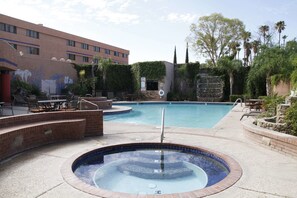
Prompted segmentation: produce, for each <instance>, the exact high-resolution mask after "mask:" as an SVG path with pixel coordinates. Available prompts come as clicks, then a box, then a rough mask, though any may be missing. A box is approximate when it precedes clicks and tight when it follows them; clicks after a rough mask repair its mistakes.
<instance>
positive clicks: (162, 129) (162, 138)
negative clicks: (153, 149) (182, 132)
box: [161, 108, 165, 143]
mask: <svg viewBox="0 0 297 198" xmlns="http://www.w3.org/2000/svg"><path fill="white" fill-rule="evenodd" d="M164 118H165V108H163V109H162V118H161V143H163V140H164Z"/></svg>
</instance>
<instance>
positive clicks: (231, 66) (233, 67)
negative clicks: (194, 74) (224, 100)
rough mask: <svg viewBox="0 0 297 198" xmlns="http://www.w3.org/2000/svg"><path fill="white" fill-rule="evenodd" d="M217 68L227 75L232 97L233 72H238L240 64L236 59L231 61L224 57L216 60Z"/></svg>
mask: <svg viewBox="0 0 297 198" xmlns="http://www.w3.org/2000/svg"><path fill="white" fill-rule="evenodd" d="M218 66H219V67H221V68H222V69H223V70H225V71H226V72H227V73H228V76H229V81H230V95H232V94H233V84H234V72H235V71H238V70H239V68H240V67H241V66H242V62H241V61H240V60H236V59H234V60H231V59H230V57H227V56H225V57H222V58H220V59H219V60H218Z"/></svg>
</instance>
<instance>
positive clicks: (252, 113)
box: [240, 111, 262, 120]
mask: <svg viewBox="0 0 297 198" xmlns="http://www.w3.org/2000/svg"><path fill="white" fill-rule="evenodd" d="M261 113H262V111H250V112H248V113H244V114H243V115H242V116H241V118H240V120H242V118H243V117H245V116H246V117H249V116H258V115H260V114H261Z"/></svg>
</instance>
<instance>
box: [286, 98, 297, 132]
mask: <svg viewBox="0 0 297 198" xmlns="http://www.w3.org/2000/svg"><path fill="white" fill-rule="evenodd" d="M285 122H286V123H287V125H288V128H289V131H288V133H289V134H291V135H295V136H297V103H294V104H292V105H291V107H289V108H288V109H287V111H286V114H285Z"/></svg>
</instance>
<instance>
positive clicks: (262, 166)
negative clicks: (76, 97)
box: [0, 105, 297, 198]
mask: <svg viewBox="0 0 297 198" xmlns="http://www.w3.org/2000/svg"><path fill="white" fill-rule="evenodd" d="M243 113H244V112H243V111H242V107H240V105H237V106H236V107H235V108H234V109H233V110H232V111H231V112H230V113H228V114H227V115H226V116H225V117H224V118H223V119H222V120H221V121H220V122H219V123H218V124H217V125H216V126H215V127H214V128H212V129H189V128H177V127H166V128H165V140H164V142H168V143H180V144H187V145H192V146H199V147H204V148H207V149H211V150H215V151H219V152H221V153H224V154H226V155H228V156H230V157H232V158H233V159H235V160H236V161H237V162H238V163H239V164H240V166H241V168H242V170H243V175H242V177H241V178H240V180H239V181H238V182H237V183H235V184H234V185H233V186H231V187H230V188H228V189H227V190H225V191H223V192H221V193H218V194H215V195H212V196H209V197H220V198H221V197H226V198H230V197H236V198H237V197H253V198H254V197H272V198H274V197H276V198H277V197H292V198H293V197H296V195H297V188H296V183H297V159H296V158H292V157H289V156H285V155H283V154H281V153H278V152H276V151H273V150H270V149H269V148H267V147H264V146H261V145H259V144H257V143H255V142H253V141H252V140H250V139H248V138H247V137H245V135H244V131H243V128H242V125H241V122H240V121H239V119H240V117H241V116H242V114H243ZM246 119H247V118H244V119H243V121H244V120H246ZM249 119H252V118H249ZM159 141H160V128H157V127H154V126H144V125H134V124H122V123H115V122H104V136H101V137H91V138H85V139H84V140H80V141H76V142H64V143H59V144H51V145H47V146H44V147H40V148H36V149H32V150H29V151H26V152H23V153H21V154H18V155H16V156H14V157H12V158H9V159H7V160H5V161H3V162H1V163H0V181H1V182H0V197H3V198H10V197H11V198H12V197H13V198H15V197H18V198H19V197H20V198H21V197H35V198H37V197H38V198H39V197H40V198H46V197H54V198H56V197H61V198H64V197H65V198H66V197H74V198H76V197H79V198H90V197H95V196H92V195H90V194H87V193H84V192H81V191H79V190H77V189H75V188H73V187H72V186H70V185H69V184H68V183H67V182H65V181H64V179H63V177H62V175H61V173H60V169H61V166H62V165H63V164H64V163H65V161H66V160H67V159H69V158H70V157H71V156H72V155H74V154H77V153H80V152H82V151H84V150H88V149H91V148H96V147H101V146H106V145H112V144H120V143H133V142H159ZM156 197H158V196H156ZM168 197H170V196H168Z"/></svg>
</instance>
